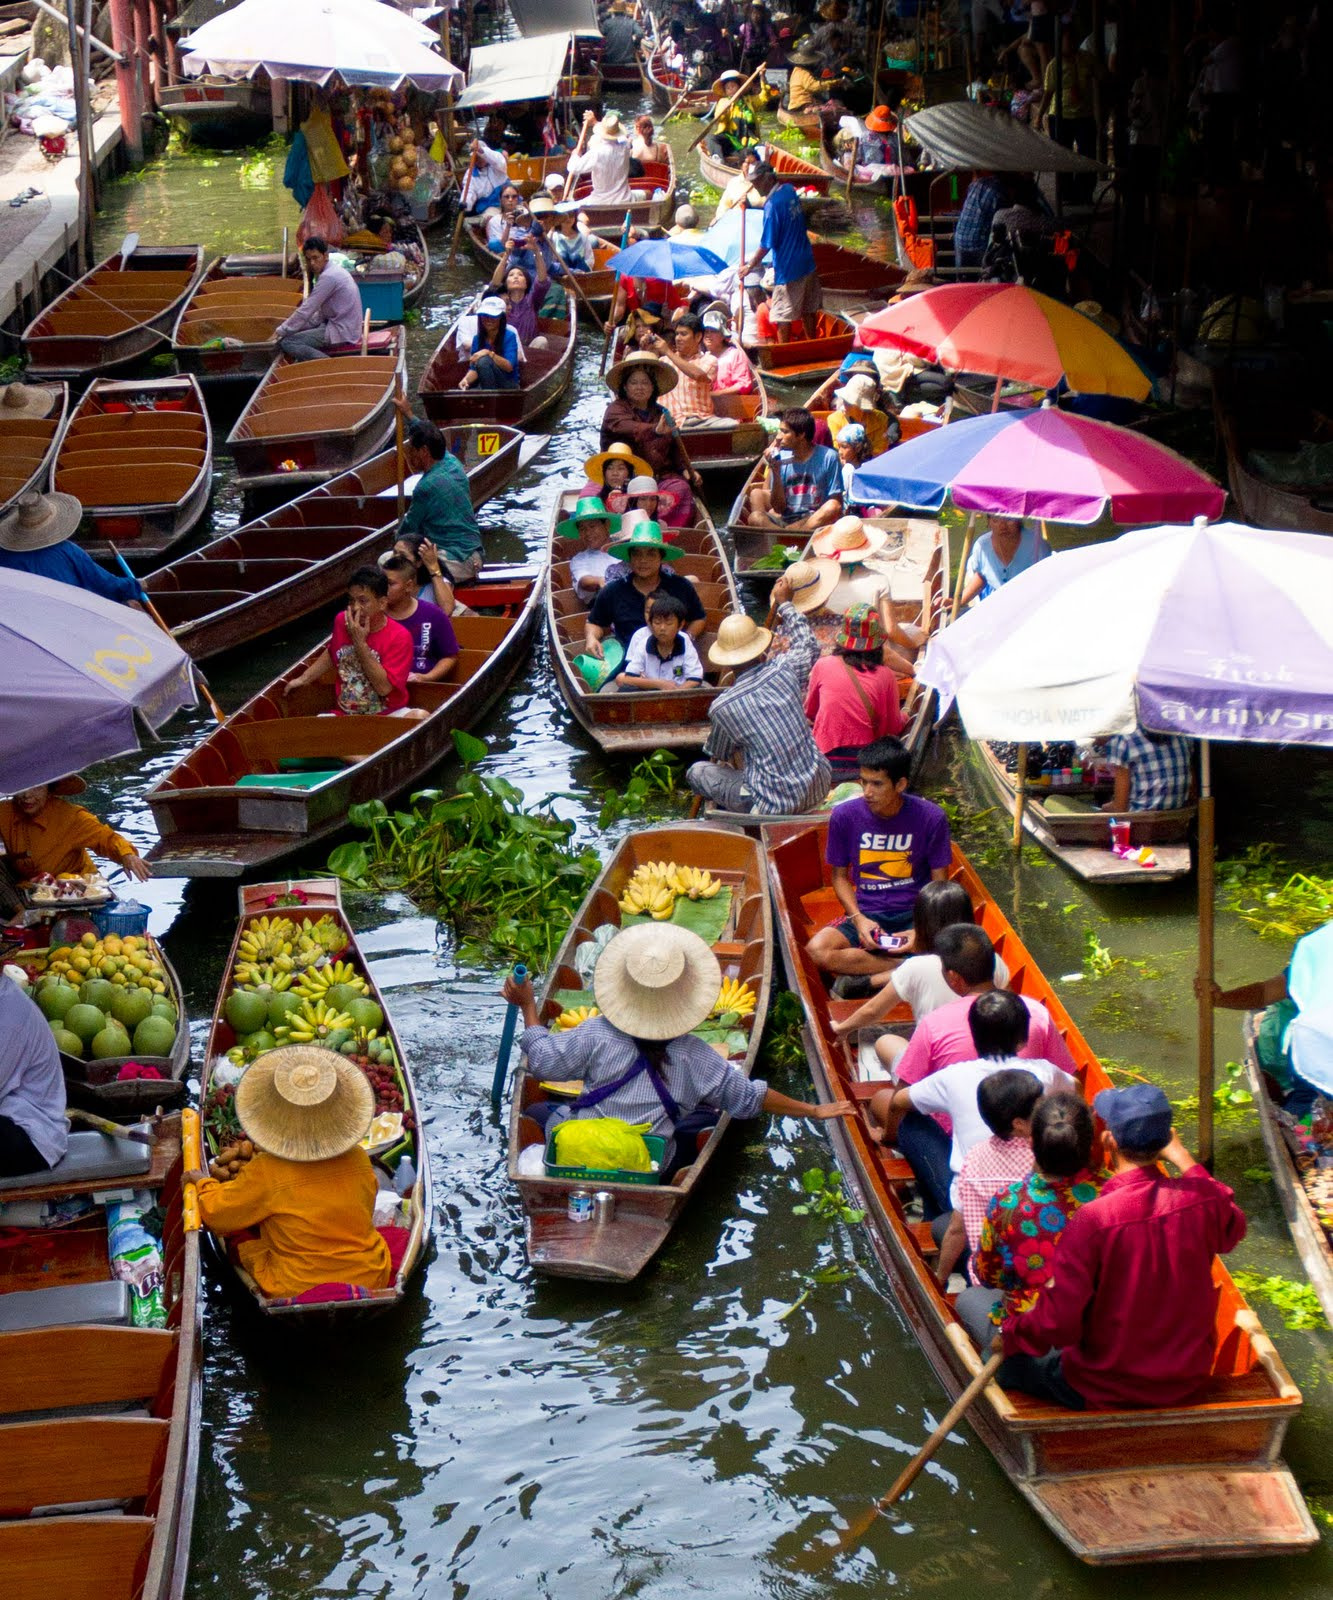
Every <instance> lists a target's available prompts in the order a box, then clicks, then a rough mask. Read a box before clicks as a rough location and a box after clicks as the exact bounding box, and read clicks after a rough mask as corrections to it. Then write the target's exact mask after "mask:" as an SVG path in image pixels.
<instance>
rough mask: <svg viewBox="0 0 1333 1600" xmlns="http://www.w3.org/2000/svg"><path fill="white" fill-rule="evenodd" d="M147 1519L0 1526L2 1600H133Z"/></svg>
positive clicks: (46, 1520) (43, 1520) (148, 1534)
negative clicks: (2, 1579)
mask: <svg viewBox="0 0 1333 1600" xmlns="http://www.w3.org/2000/svg"><path fill="white" fill-rule="evenodd" d="M152 1537H153V1519H152V1518H151V1517H119V1516H82V1517H37V1518H35V1519H33V1520H32V1521H20V1522H0V1572H3V1573H4V1583H5V1596H6V1600H137V1595H138V1592H139V1574H140V1572H141V1570H142V1568H143V1566H144V1564H145V1562H146V1561H147V1558H148V1549H149V1543H150V1541H151V1539H152Z"/></svg>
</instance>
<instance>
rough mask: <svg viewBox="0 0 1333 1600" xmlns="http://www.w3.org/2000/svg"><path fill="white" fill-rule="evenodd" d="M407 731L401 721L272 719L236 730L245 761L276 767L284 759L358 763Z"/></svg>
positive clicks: (398, 718)
mask: <svg viewBox="0 0 1333 1600" xmlns="http://www.w3.org/2000/svg"><path fill="white" fill-rule="evenodd" d="M408 727H410V723H407V722H404V721H403V719H402V718H401V717H272V718H270V719H269V720H268V721H265V722H247V723H243V724H241V725H240V726H239V727H238V728H237V729H236V737H237V739H238V740H239V742H240V745H241V749H242V751H243V752H244V755H245V757H246V759H247V760H248V761H249V762H251V763H254V764H255V765H256V767H258V766H259V765H260V764H262V765H264V766H272V767H276V765H277V763H278V761H279V759H280V758H282V757H284V756H293V757H299V758H300V759H302V760H310V759H311V758H313V757H324V756H328V757H331V758H339V759H342V760H346V761H358V760H360V759H361V758H362V757H363V756H368V755H373V754H374V753H375V751H377V750H382V749H383V748H384V746H385V745H386V744H391V743H392V742H393V741H394V740H395V739H397V738H399V737H400V736H401V735H402V734H403V733H405V732H406V731H407V729H408Z"/></svg>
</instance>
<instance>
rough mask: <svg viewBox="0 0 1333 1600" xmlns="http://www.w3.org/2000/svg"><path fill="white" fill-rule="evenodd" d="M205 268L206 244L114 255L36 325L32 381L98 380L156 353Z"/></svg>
mask: <svg viewBox="0 0 1333 1600" xmlns="http://www.w3.org/2000/svg"><path fill="white" fill-rule="evenodd" d="M203 270H204V247H203V245H201V244H190V245H159V246H153V245H140V246H139V247H138V248H137V249H136V250H135V251H134V252H133V254H132V255H131V256H130V257H129V259H128V260H126V259H125V258H124V257H123V256H120V255H114V256H108V257H107V259H106V260H105V261H101V262H99V263H98V264H97V266H95V267H93V268H92V269H91V271H89V272H86V273H84V275H83V277H81V278H80V279H79V281H78V282H77V283H75V284H72V285H71V286H70V287H69V288H68V289H66V290H65V292H64V293H63V294H62V295H60V296H58V297H57V298H56V299H55V300H53V301H52V302H51V304H50V305H49V306H47V307H46V309H45V310H44V311H41V312H39V313H38V315H37V316H36V317H35V318H34V319H33V320H32V321H31V322H30V323H29V324H28V326H27V328H26V329H25V330H24V334H23V348H24V351H25V352H26V354H27V357H28V371H27V376H28V377H29V378H30V379H31V380H32V381H33V382H34V383H38V382H41V381H42V380H43V379H46V378H93V377H96V376H97V375H98V374H99V373H104V372H110V371H111V370H112V369H113V368H115V367H119V366H123V365H124V364H125V363H126V362H129V361H137V360H138V359H139V358H140V357H141V356H146V355H151V354H152V352H153V351H154V350H156V349H157V347H158V345H160V344H162V343H164V342H165V341H166V339H167V337H168V335H169V334H170V331H171V327H172V325H173V323H174V322H175V320H176V317H177V315H178V313H179V312H180V308H181V306H182V305H184V303H185V301H186V299H187V298H188V297H189V295H190V294H191V292H192V291H193V289H194V286H195V284H196V283H197V282H198V281H199V277H200V275H201V274H202V272H203Z"/></svg>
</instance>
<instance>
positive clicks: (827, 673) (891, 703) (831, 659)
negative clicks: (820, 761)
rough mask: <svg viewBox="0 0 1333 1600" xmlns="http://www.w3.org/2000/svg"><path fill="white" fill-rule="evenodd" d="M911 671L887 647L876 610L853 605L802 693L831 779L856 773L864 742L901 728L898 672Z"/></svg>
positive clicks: (838, 778)
mask: <svg viewBox="0 0 1333 1600" xmlns="http://www.w3.org/2000/svg"><path fill="white" fill-rule="evenodd" d="M911 671H912V668H911V666H910V664H909V663H908V662H906V661H904V660H903V659H902V657H900V656H898V655H897V654H896V653H895V652H894V651H893V650H892V649H890V648H889V642H888V638H887V636H886V635H885V632H884V625H883V623H882V622H881V621H880V620H879V616H878V614H877V613H876V611H875V610H874V608H873V607H872V606H868V605H862V606H853V607H852V609H851V610H850V611H849V612H848V613H847V615H846V616H845V617H844V618H843V619H842V625H841V627H840V628H839V630H838V634H837V637H836V638H835V639H834V641H833V654H832V655H828V656H821V658H820V659H819V660H818V661H816V662H815V664H814V667H813V669H812V670H811V673H810V687H809V688H808V689H807V690H806V695H805V714H806V716H807V717H809V719H810V721H811V724H812V725H813V727H814V733H815V743H816V744H817V745H818V746H819V748H820V749H821V750H822V751H823V752H824V754H825V755H826V756H827V757H828V758H829V763H830V765H831V766H832V768H833V777H834V781H835V782H838V783H841V782H844V781H845V780H846V779H848V778H855V777H856V776H857V774H858V773H859V772H860V770H861V767H860V754H861V751H862V750H863V749H864V748H865V746H866V745H868V744H872V743H873V742H874V741H875V740H876V739H883V738H886V737H888V736H889V735H890V734H897V733H900V732H901V731H902V727H903V713H902V706H901V704H900V702H899V699H898V674H899V673H900V672H905V673H907V674H908V675H910V674H911Z"/></svg>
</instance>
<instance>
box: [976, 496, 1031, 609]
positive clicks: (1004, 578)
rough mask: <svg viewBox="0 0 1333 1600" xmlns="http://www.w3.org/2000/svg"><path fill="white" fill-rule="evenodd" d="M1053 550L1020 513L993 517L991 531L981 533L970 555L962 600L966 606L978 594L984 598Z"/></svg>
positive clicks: (977, 596)
mask: <svg viewBox="0 0 1333 1600" xmlns="http://www.w3.org/2000/svg"><path fill="white" fill-rule="evenodd" d="M1050 553H1051V547H1050V545H1048V544H1047V543H1046V540H1045V539H1044V538H1043V537H1042V535H1041V534H1040V533H1036V532H1034V531H1033V529H1031V528H1025V527H1024V526H1023V524H1022V523H1021V522H1020V521H1019V520H1018V518H1017V517H992V518H991V519H990V532H989V533H983V534H982V536H981V537H980V538H979V539H978V540H977V542H976V543H975V544H974V545H973V546H972V551H971V554H970V555H969V556H968V558H967V582H966V583H965V584H964V585H963V598H962V602H961V603H962V604H963V605H965V606H966V605H971V603H972V602H973V601H974V600H976V599H978V598H980V599H982V600H985V599H986V598H987V597H988V596H990V595H993V594H994V593H995V591H996V590H997V589H1002V588H1003V587H1004V585H1005V584H1006V583H1008V582H1009V580H1010V579H1011V578H1016V577H1017V576H1018V574H1019V573H1020V572H1026V571H1027V570H1028V568H1029V567H1035V566H1036V564H1037V562H1038V561H1043V560H1045V558H1046V557H1047V556H1048V555H1050Z"/></svg>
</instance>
